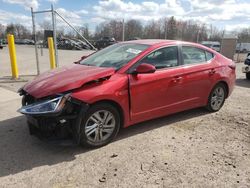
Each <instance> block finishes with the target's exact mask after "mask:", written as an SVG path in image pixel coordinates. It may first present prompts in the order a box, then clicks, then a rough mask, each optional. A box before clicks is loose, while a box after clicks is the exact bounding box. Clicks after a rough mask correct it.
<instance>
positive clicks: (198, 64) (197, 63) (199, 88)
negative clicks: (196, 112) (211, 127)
mask: <svg viewBox="0 0 250 188" xmlns="http://www.w3.org/2000/svg"><path fill="white" fill-rule="evenodd" d="M181 49H182V50H181V51H182V64H183V83H182V84H183V88H185V91H186V96H187V97H188V100H189V101H190V102H191V103H190V104H189V105H190V108H192V107H196V106H201V105H205V103H206V100H207V96H208V94H209V93H210V91H211V87H212V86H213V84H214V82H215V75H216V71H218V70H217V69H216V66H215V65H216V63H215V62H214V55H213V53H211V52H208V51H206V50H204V49H201V48H197V47H194V46H182V48H181Z"/></svg>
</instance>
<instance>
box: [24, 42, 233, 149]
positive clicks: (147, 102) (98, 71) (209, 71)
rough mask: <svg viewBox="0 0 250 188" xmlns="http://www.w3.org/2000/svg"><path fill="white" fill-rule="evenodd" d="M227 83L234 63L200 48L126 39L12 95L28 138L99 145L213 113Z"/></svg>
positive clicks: (224, 95) (230, 84)
mask: <svg viewBox="0 0 250 188" xmlns="http://www.w3.org/2000/svg"><path fill="white" fill-rule="evenodd" d="M234 83H235V64H234V62H233V61H232V60H230V59H227V58H226V57H224V56H222V55H221V54H219V53H217V52H215V51H213V50H211V49H210V48H207V47H205V46H202V45H199V44H195V43H188V42H180V41H170V40H136V41H128V42H122V43H117V44H114V45H112V46H110V47H107V48H105V49H103V50H101V51H98V52H96V53H94V54H92V55H90V56H88V57H83V58H82V59H81V60H80V61H79V62H78V63H75V64H72V65H70V66H66V67H62V68H58V69H56V70H53V71H49V72H46V73H44V74H42V75H40V76H38V77H36V78H35V79H34V80H33V81H31V82H29V83H27V84H26V85H25V86H24V87H23V88H21V89H20V90H19V93H20V94H21V95H23V100H22V107H21V108H20V109H19V112H21V113H23V114H25V115H26V116H27V120H28V126H29V130H30V133H31V134H35V135H38V136H40V137H46V138H50V139H51V138H55V139H65V138H71V139H72V140H73V141H74V142H75V143H77V144H82V145H85V146H92V147H99V146H103V145H105V144H107V143H109V142H110V141H111V140H112V139H114V137H115V136H116V135H117V133H118V131H119V129H120V128H121V127H128V126H130V125H133V124H136V123H138V122H142V121H146V120H150V119H153V118H158V117H161V116H166V115H169V114H173V113H176V112H180V111H183V110H187V109H192V108H197V107H202V106H204V107H206V108H207V109H208V110H209V111H212V112H214V111H218V110H219V109H220V108H221V107H222V106H223V104H224V101H225V99H226V98H227V97H228V96H229V95H230V94H231V92H232V90H233V87H234Z"/></svg>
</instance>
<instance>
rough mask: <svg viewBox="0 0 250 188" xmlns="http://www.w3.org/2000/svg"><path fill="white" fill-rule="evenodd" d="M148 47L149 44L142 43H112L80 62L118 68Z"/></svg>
mask: <svg viewBox="0 0 250 188" xmlns="http://www.w3.org/2000/svg"><path fill="white" fill-rule="evenodd" d="M148 47H149V45H144V44H130V43H125V44H124V43H120V44H114V45H112V46H109V47H107V48H105V49H103V50H101V51H99V52H96V53H94V54H93V55H91V56H89V57H87V58H86V59H84V60H82V61H81V62H80V64H81V65H88V66H98V67H114V68H115V69H116V70H118V69H120V68H121V67H123V66H124V65H126V64H127V63H128V62H129V61H130V60H131V59H133V58H134V57H136V56H138V54H140V53H141V52H142V51H144V50H145V49H147V48H148Z"/></svg>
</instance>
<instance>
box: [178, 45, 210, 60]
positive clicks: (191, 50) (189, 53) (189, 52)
mask: <svg viewBox="0 0 250 188" xmlns="http://www.w3.org/2000/svg"><path fill="white" fill-rule="evenodd" d="M182 57H183V63H184V65H186V64H193V63H202V62H206V55H205V50H202V49H200V48H195V47H191V46H182Z"/></svg>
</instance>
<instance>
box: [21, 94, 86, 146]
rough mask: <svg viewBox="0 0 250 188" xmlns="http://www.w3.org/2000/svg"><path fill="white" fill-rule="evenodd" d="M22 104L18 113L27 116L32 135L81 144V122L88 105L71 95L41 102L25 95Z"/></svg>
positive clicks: (53, 140)
mask: <svg viewBox="0 0 250 188" xmlns="http://www.w3.org/2000/svg"><path fill="white" fill-rule="evenodd" d="M22 103H23V107H22V108H20V109H19V110H18V111H19V112H20V113H22V114H25V115H26V117H27V123H28V127H29V131H30V134H31V135H35V136H37V137H39V138H40V139H43V140H47V141H52V142H59V143H64V142H65V141H66V142H67V141H69V140H70V141H73V142H72V143H74V144H79V142H80V133H81V122H82V119H83V118H84V114H85V112H86V110H87V109H88V104H86V103H84V102H82V101H79V100H77V99H74V98H72V97H71V96H70V94H66V95H59V96H56V97H54V98H52V99H46V100H40V101H36V100H35V99H34V98H33V97H32V96H30V95H28V94H25V95H24V96H23V101H22ZM67 143H68V142H67Z"/></svg>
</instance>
